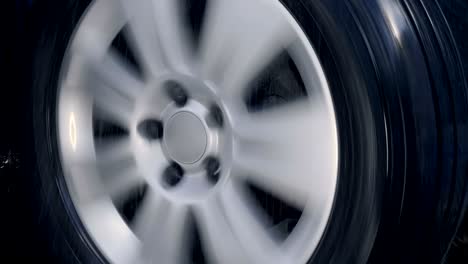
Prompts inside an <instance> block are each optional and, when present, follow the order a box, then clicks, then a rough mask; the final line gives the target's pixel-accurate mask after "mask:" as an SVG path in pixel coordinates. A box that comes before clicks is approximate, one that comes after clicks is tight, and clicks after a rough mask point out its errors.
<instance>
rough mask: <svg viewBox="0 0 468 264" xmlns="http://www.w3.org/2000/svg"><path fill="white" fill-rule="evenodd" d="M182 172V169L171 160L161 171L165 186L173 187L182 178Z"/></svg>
mask: <svg viewBox="0 0 468 264" xmlns="http://www.w3.org/2000/svg"><path fill="white" fill-rule="evenodd" d="M184 173H185V172H184V169H183V168H182V167H181V166H180V165H179V164H177V163H175V162H173V163H172V164H171V165H170V166H169V167H167V168H166V169H165V170H164V172H163V180H164V183H165V184H167V187H174V186H176V185H177V184H179V182H180V181H181V180H182V178H183V177H184Z"/></svg>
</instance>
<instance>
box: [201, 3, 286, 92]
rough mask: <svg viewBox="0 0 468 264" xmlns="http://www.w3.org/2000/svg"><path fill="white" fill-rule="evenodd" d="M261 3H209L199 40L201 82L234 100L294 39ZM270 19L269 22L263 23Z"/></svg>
mask: <svg viewBox="0 0 468 264" xmlns="http://www.w3.org/2000/svg"><path fill="white" fill-rule="evenodd" d="M263 5H264V3H263V2H262V1H257V2H255V3H254V1H249V0H239V1H230V0H219V1H210V5H209V6H208V9H207V16H206V19H205V23H204V27H203V31H202V39H201V49H200V52H201V63H202V67H203V69H202V75H203V76H204V78H206V79H209V80H212V81H215V82H219V86H220V87H222V89H223V91H224V92H225V93H226V94H227V96H236V95H238V93H239V91H242V87H245V86H246V85H247V83H248V82H249V81H251V80H252V79H253V78H254V77H255V76H256V75H257V74H258V73H259V72H260V71H261V70H262V69H264V67H265V66H266V65H268V64H269V63H270V62H271V61H272V60H273V58H274V57H275V56H277V55H278V54H280V53H281V51H283V50H284V49H285V48H286V47H288V46H289V45H290V44H291V43H292V42H293V41H294V39H295V37H294V34H293V30H292V29H291V27H290V25H289V24H288V23H287V21H286V20H285V19H284V18H283V17H282V16H281V14H278V13H277V12H274V11H272V10H271V9H268V8H265V7H264V6H263ZM267 17H271V18H272V19H265V18H267Z"/></svg>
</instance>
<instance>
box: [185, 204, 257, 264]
mask: <svg viewBox="0 0 468 264" xmlns="http://www.w3.org/2000/svg"><path fill="white" fill-rule="evenodd" d="M224 209H225V208H223V206H222V204H221V201H220V200H219V199H214V198H213V199H210V200H209V201H207V202H205V203H202V204H200V205H197V206H196V207H194V213H195V217H196V222H197V226H198V227H199V228H200V234H201V240H202V243H203V248H204V250H205V251H206V254H207V258H208V259H209V261H210V263H233V264H235V263H248V259H247V256H246V252H245V249H244V248H243V246H242V245H241V243H240V241H239V240H238V238H237V237H236V236H235V235H234V233H233V230H232V228H231V227H230V224H229V223H228V220H227V216H226V215H225V212H224Z"/></svg>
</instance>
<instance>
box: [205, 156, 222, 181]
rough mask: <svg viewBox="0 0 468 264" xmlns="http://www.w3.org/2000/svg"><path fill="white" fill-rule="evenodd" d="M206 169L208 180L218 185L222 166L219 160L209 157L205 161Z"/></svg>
mask: <svg viewBox="0 0 468 264" xmlns="http://www.w3.org/2000/svg"><path fill="white" fill-rule="evenodd" d="M205 169H206V174H207V176H208V179H209V180H210V181H211V182H213V183H216V182H217V181H218V180H219V176H220V174H221V164H220V163H219V160H218V159H217V158H215V157H209V158H207V159H206V161H205Z"/></svg>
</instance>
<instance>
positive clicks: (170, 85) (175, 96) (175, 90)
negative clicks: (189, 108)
mask: <svg viewBox="0 0 468 264" xmlns="http://www.w3.org/2000/svg"><path fill="white" fill-rule="evenodd" d="M166 91H167V94H168V96H169V97H170V98H171V99H172V100H173V101H174V102H175V103H176V105H177V106H178V107H183V106H184V105H185V104H187V101H188V94H187V92H186V91H185V89H184V88H183V87H182V86H181V85H180V84H179V83H178V82H175V81H167V83H166Z"/></svg>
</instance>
